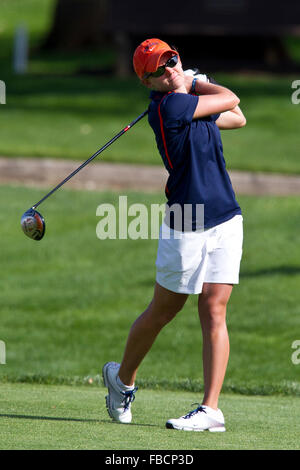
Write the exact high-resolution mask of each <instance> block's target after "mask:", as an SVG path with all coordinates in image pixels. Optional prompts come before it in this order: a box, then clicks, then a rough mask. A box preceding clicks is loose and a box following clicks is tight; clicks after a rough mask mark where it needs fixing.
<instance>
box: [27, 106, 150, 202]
mask: <svg viewBox="0 0 300 470" xmlns="http://www.w3.org/2000/svg"><path fill="white" fill-rule="evenodd" d="M147 113H148V110H146V111H144V112H143V113H142V114H140V115H139V116H138V117H137V118H136V119H135V120H134V121H132V122H131V123H130V124H128V126H126V127H124V129H122V130H121V131H120V132H119V133H118V134H117V135H115V136H114V137H113V138H112V139H111V140H110V141H109V142H107V143H106V144H105V145H103V147H101V149H99V150H98V151H97V152H96V153H94V155H92V156H91V157H90V158H88V159H87V160H86V161H85V162H83V163H82V165H80V166H79V167H78V168H76V170H74V171H73V172H72V173H70V174H69V176H67V177H66V178H65V179H64V180H63V181H61V182H60V183H59V184H58V185H57V186H55V188H53V189H52V190H51V191H50V192H49V193H48V194H46V196H44V197H43V198H42V199H41V200H40V201H39V202H37V203H36V204H34V206H32V209H35V208H36V207H38V206H39V205H40V204H42V202H44V201H45V199H47V198H48V197H49V196H51V194H53V193H54V192H55V191H56V190H57V189H59V188H60V187H61V186H62V185H63V184H65V183H66V182H67V181H69V180H70V179H71V178H72V177H73V176H74V175H76V173H78V172H79V171H80V170H82V168H84V167H85V166H86V165H87V164H88V163H90V162H91V161H92V160H94V158H96V157H97V156H98V155H99V154H100V153H101V152H103V150H105V149H107V147H109V146H110V145H111V144H112V143H113V142H115V140H117V139H118V138H119V137H121V135H123V134H125V132H127V131H128V130H129V129H131V128H132V127H133V126H134V125H135V124H136V123H137V122H138V121H140V119H142V118H143V117H144V116H146V114H147Z"/></svg>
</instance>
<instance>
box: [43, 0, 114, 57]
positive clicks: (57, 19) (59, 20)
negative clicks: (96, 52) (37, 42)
mask: <svg viewBox="0 0 300 470" xmlns="http://www.w3.org/2000/svg"><path fill="white" fill-rule="evenodd" d="M108 1H109V0H108ZM106 5H107V0H57V4H56V8H55V12H54V18H53V23H52V26H51V28H50V31H49V33H48V35H47V36H46V38H45V41H44V43H43V45H42V48H43V49H64V50H72V49H73V50H74V49H83V48H85V47H93V46H99V45H101V44H103V41H104V40H105V33H104V25H105V19H106Z"/></svg>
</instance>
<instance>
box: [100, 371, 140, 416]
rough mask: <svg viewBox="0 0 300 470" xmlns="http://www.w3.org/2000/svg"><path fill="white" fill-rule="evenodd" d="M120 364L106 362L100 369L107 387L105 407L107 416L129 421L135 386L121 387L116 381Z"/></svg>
mask: <svg viewBox="0 0 300 470" xmlns="http://www.w3.org/2000/svg"><path fill="white" fill-rule="evenodd" d="M119 369H120V364H118V363H117V362H107V363H106V364H104V366H103V369H102V376H103V382H104V385H105V387H107V389H108V395H107V396H106V397H105V399H106V408H107V411H108V414H109V416H110V417H111V418H112V419H113V420H114V421H117V422H119V423H123V424H128V423H131V420H132V414H131V409H130V408H131V403H132V402H133V400H134V399H135V395H134V394H135V392H136V391H137V387H134V386H132V387H126V386H124V387H121V386H120V385H119V383H118V382H117V377H118V373H119Z"/></svg>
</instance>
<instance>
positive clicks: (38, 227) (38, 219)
mask: <svg viewBox="0 0 300 470" xmlns="http://www.w3.org/2000/svg"><path fill="white" fill-rule="evenodd" d="M21 227H22V230H23V232H24V233H25V235H27V237H29V238H32V239H33V240H41V239H42V238H43V236H44V234H45V228H46V224H45V220H44V217H43V216H42V214H40V213H39V212H38V211H36V210H35V209H33V208H31V209H28V211H26V212H24V214H23V215H22V217H21Z"/></svg>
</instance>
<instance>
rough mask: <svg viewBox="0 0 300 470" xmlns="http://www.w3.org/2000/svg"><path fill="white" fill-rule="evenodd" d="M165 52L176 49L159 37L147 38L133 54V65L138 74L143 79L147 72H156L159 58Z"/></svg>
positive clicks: (175, 52)
mask: <svg viewBox="0 0 300 470" xmlns="http://www.w3.org/2000/svg"><path fill="white" fill-rule="evenodd" d="M165 52H173V53H174V54H176V55H178V52H177V51H174V50H173V49H172V48H171V47H170V46H169V44H167V43H166V42H164V41H161V40H160V39H157V38H152V39H146V40H145V41H143V42H142V43H141V44H140V45H139V46H138V47H137V48H136V50H135V52H134V54H133V67H134V70H135V73H136V74H137V76H138V77H139V78H140V79H142V78H143V77H144V75H145V73H147V72H148V73H150V72H155V71H156V70H157V68H158V64H159V59H160V58H161V56H162V55H163V54H164V53H165Z"/></svg>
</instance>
